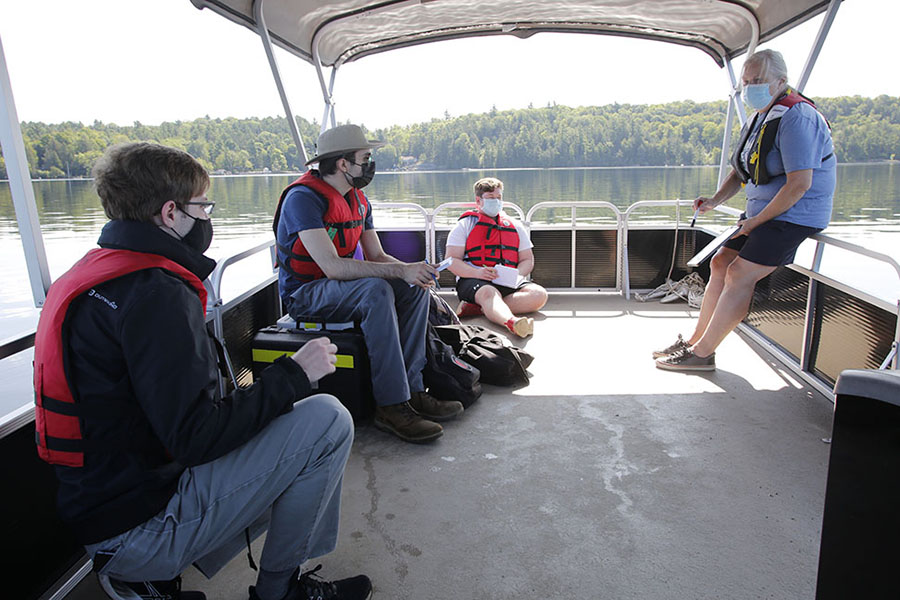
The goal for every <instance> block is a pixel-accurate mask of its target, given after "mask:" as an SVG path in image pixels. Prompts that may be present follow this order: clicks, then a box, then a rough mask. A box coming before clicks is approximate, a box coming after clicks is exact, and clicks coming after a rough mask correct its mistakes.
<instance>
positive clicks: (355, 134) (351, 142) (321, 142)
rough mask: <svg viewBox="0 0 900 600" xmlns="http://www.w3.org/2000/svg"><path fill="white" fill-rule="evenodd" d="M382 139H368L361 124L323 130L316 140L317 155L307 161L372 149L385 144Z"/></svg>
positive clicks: (316, 160) (315, 161)
mask: <svg viewBox="0 0 900 600" xmlns="http://www.w3.org/2000/svg"><path fill="white" fill-rule="evenodd" d="M384 144H385V143H384V142H382V141H380V140H367V139H366V134H364V133H363V130H362V128H361V127H360V126H359V125H339V126H337V127H332V128H331V129H329V130H327V131H323V132H322V133H321V134H320V135H319V139H318V141H316V155H315V156H313V157H312V158H311V159H309V160H308V161H306V164H307V165H311V164H312V163H317V162H319V161H320V160H322V159H323V158H331V157H333V156H340V155H341V154H346V153H347V152H353V151H356V150H370V149H372V148H380V147H382V146H384Z"/></svg>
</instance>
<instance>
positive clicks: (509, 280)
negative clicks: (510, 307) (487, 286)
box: [491, 265, 525, 288]
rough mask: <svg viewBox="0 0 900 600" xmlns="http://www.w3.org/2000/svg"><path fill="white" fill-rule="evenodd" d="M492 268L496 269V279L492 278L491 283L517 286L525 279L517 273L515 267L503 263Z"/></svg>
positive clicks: (511, 286)
mask: <svg viewBox="0 0 900 600" xmlns="http://www.w3.org/2000/svg"><path fill="white" fill-rule="evenodd" d="M494 268H495V269H496V270H497V279H494V280H493V281H491V283H496V284H497V285H502V286H506V287H510V288H517V287H519V285H520V284H521V283H522V282H523V281H525V278H524V277H522V276H521V275H519V270H518V269H516V268H513V267H507V266H504V265H496V266H495V267H494Z"/></svg>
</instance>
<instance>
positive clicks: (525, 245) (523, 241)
mask: <svg viewBox="0 0 900 600" xmlns="http://www.w3.org/2000/svg"><path fill="white" fill-rule="evenodd" d="M513 223H514V224H515V226H516V232H518V234H519V252H521V251H522V250H531V249H532V248H534V244H532V243H531V236H529V235H528V231H527V230H526V229H525V226H524V225H523V224H522V223H521V222H519V221H518V219H517V220H514V221H513Z"/></svg>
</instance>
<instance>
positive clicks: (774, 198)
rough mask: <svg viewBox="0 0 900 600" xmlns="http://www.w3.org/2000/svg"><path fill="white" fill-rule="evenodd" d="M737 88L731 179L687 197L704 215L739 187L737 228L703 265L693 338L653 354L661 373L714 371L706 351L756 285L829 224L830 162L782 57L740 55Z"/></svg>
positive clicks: (826, 141) (736, 318) (818, 117)
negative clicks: (745, 113)
mask: <svg viewBox="0 0 900 600" xmlns="http://www.w3.org/2000/svg"><path fill="white" fill-rule="evenodd" d="M741 83H742V86H743V97H744V101H745V102H746V103H747V105H748V106H749V107H750V108H752V109H753V110H754V111H756V112H755V114H753V116H752V117H750V118H748V119H747V122H746V123H744V127H743V129H742V130H741V136H740V141H739V142H738V145H737V147H736V148H735V151H734V154H733V155H732V156H731V166H732V171H731V173H729V174H728V176H727V177H726V178H725V180H724V181H723V182H722V185H721V186H720V187H719V189H718V190H716V193H715V194H714V195H713V196H712V197H711V198H707V197H703V196H701V197H699V198H697V199H696V200H694V209H695V210H697V209H699V210H700V212H706V211H708V210H711V209H712V208H714V207H715V206H718V205H719V204H722V203H723V202H725V201H727V200H728V199H729V198H731V197H732V196H734V195H735V194H736V193H737V192H738V191H739V190H740V189H741V188H742V187H744V188H745V190H746V193H747V206H746V209H745V211H744V214H743V215H741V219H740V221H738V224H739V225H740V226H741V229H740V231H738V233H737V235H735V236H734V237H732V238H731V239H730V240H729V241H728V242H727V243H726V244H725V245H724V246H723V247H722V248H720V249H719V251H718V253H717V254H716V255H715V256H714V257H713V259H712V262H711V264H710V278H709V283H708V284H707V286H706V292H705V294H704V296H703V304H702V305H701V307H700V316H699V318H698V319H697V324H696V327H695V329H694V332H693V334H691V336H690V337H689V338H687V339H684V338H683V337H682V336H681V335H679V336H678V339H677V340H676V341H675V343H674V344H672V345H671V346H669V347H667V348H665V349H664V350H658V351H656V352H654V353H653V357H654V358H655V359H656V366H657V367H659V368H661V369H666V370H670V371H712V370H714V369H715V368H716V361H715V350H716V348H717V347H718V345H719V344H720V343H721V342H722V340H723V339H725V336H726V335H728V333H729V332H730V331H731V330H732V329H734V328H735V327H737V325H738V324H739V323H740V322H741V320H742V319H743V318H744V316H745V315H746V314H747V311H748V309H749V308H750V300H751V298H752V296H753V289H754V287H755V286H756V282H757V281H759V280H760V279H762V278H764V277H765V276H767V275H768V274H770V273H771V272H772V271H774V270H775V269H776V268H777V267H779V266H781V265H786V264H788V263H790V262H792V261H793V260H794V254H795V253H796V251H797V247H798V246H799V245H800V243H801V242H802V241H803V240H805V239H806V238H807V237H809V236H811V235H813V234H814V233H817V232H819V231H821V230H822V229H824V228H825V227H826V226H827V225H828V222H829V220H830V219H831V205H832V198H833V197H834V188H835V170H836V165H837V160H836V159H835V156H834V146H833V144H832V140H831V129H830V127H829V126H828V123H827V122H826V120H825V117H823V116H822V114H821V113H819V111H818V110H817V109H816V107H815V105H814V104H813V103H812V101H810V100H809V99H808V98H806V97H804V96H802V95H801V94H800V93H798V92H797V91H795V90H793V89H792V88H791V87H789V86H788V83H787V66H786V65H785V62H784V58H783V57H782V56H781V54H780V53H778V52H776V51H774V50H761V51H759V52H756V53H755V54H753V55H751V56H750V57H748V58H747V61H746V62H745V63H744V68H743V71H742V74H741Z"/></svg>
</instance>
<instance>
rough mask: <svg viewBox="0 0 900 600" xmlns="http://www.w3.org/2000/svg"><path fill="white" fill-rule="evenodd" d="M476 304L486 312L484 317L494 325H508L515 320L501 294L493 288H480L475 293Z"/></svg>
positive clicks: (488, 286)
mask: <svg viewBox="0 0 900 600" xmlns="http://www.w3.org/2000/svg"><path fill="white" fill-rule="evenodd" d="M475 302H476V303H478V305H479V306H480V307H481V310H483V311H484V316H485V317H487V318H488V320H489V321H491V322H492V323H496V324H497V325H506V322H507V321H509V320H510V319H512V318H514V315H513V313H512V311H511V310H510V309H509V306H507V305H506V302H504V301H503V297H502V296H501V295H500V292H499V291H497V288H495V287H493V286H490V285H484V286H481V287H480V288H478V291H476V292H475Z"/></svg>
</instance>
